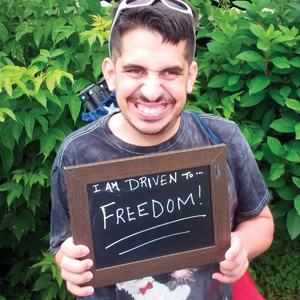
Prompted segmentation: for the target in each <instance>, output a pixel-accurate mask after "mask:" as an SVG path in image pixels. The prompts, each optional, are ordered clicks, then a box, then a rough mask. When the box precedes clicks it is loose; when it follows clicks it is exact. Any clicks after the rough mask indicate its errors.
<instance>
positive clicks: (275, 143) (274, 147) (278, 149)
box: [267, 136, 286, 157]
mask: <svg viewBox="0 0 300 300" xmlns="http://www.w3.org/2000/svg"><path fill="white" fill-rule="evenodd" d="M267 143H268V145H269V147H270V149H271V151H272V152H273V153H274V154H275V155H277V156H279V157H282V156H283V155H284V154H285V152H286V149H285V148H284V147H282V145H281V143H280V141H279V140H277V139H276V138H273V137H269V136H268V138H267Z"/></svg>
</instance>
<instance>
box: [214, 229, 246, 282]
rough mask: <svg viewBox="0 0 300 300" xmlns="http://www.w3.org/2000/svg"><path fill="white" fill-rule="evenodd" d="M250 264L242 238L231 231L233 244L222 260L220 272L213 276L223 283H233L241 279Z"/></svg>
mask: <svg viewBox="0 0 300 300" xmlns="http://www.w3.org/2000/svg"><path fill="white" fill-rule="evenodd" d="M248 266H249V261H248V254H247V251H246V250H245V248H244V246H243V244H242V242H241V240H240V239H239V238H238V237H237V236H236V235H235V234H234V232H233V233H231V246H230V248H229V249H228V250H227V252H226V253H225V260H224V261H222V262H220V272H221V273H214V274H213V278H214V279H216V280H218V281H220V282H223V283H233V282H236V281H237V280H239V279H240V278H241V277H242V276H243V275H244V273H245V272H246V271H247V268H248Z"/></svg>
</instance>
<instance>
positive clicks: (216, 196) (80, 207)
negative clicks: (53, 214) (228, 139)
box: [65, 144, 230, 287]
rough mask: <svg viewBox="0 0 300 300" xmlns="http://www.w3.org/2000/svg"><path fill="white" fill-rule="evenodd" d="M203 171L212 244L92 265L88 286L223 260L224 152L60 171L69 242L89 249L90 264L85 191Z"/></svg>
mask: <svg viewBox="0 0 300 300" xmlns="http://www.w3.org/2000/svg"><path fill="white" fill-rule="evenodd" d="M203 166H207V167H208V169H209V179H210V193H211V212H212V222H213V229H212V231H213V245H209V246H205V247H200V248H197V249H191V250H189V249H187V250H184V251H181V250H179V251H178V252H177V250H176V249H175V253H171V254H168V253H167V254H166V255H160V256H158V257H152V258H147V259H138V260H136V261H131V262H129V263H121V264H118V263H116V264H115V265H112V266H105V267H97V265H96V264H95V263H94V267H93V268H92V272H93V275H94V277H93V279H92V281H91V282H89V283H88V285H93V286H94V287H99V286H107V285H110V284H114V283H117V282H123V281H127V280H131V279H135V278H141V277H145V276H149V275H156V274H161V273H168V272H172V271H174V270H179V269H183V268H190V267H197V266H200V265H202V264H207V263H212V262H218V261H221V260H223V259H224V254H225V251H226V250H227V249H228V248H229V246H230V216H229V203H228V182H227V162H226V147H225V145H223V144H221V145H214V146H210V147H200V148H194V149H187V150H181V151H173V152H167V153H162V154H153V155H145V156H138V157H132V158H125V159H118V160H112V161H106V162H99V163H93V164H86V165H79V166H71V167H66V168H65V172H66V178H67V191H68V198H69V208H70V217H71V227H72V232H73V238H74V243H75V244H83V245H86V246H88V247H89V249H90V254H89V255H88V256H87V257H88V258H91V259H92V260H94V261H95V252H94V246H95V245H94V240H93V234H92V226H91V216H90V207H89V194H88V191H87V187H88V186H90V185H93V187H94V186H96V185H95V184H96V183H98V182H109V181H115V180H121V179H126V178H132V177H138V176H145V175H147V176H150V175H152V174H160V173H165V172H172V171H176V172H177V171H178V172H179V171H180V170H184V169H190V168H197V167H203ZM199 234H200V233H199Z"/></svg>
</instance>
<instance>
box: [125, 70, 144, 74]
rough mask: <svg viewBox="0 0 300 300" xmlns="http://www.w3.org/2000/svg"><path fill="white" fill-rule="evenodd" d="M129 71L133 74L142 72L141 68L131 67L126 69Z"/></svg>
mask: <svg viewBox="0 0 300 300" xmlns="http://www.w3.org/2000/svg"><path fill="white" fill-rule="evenodd" d="M128 72H129V73H133V74H142V73H143V72H142V70H140V69H132V70H129V71H128Z"/></svg>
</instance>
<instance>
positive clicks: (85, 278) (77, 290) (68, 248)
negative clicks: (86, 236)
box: [55, 238, 94, 297]
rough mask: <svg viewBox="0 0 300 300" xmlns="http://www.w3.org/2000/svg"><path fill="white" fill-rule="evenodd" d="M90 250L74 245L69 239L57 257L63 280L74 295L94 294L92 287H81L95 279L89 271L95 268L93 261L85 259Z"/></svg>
mask: <svg viewBox="0 0 300 300" xmlns="http://www.w3.org/2000/svg"><path fill="white" fill-rule="evenodd" d="M88 253H89V249H88V247H86V246H83V245H74V243H73V239H72V238H68V239H67V240H65V241H64V242H63V244H62V245H61V248H60V249H59V250H58V251H57V253H56V255H55V260H56V263H57V265H58V267H59V268H60V269H61V275H62V278H63V279H64V280H65V281H66V282H67V288H68V290H69V292H71V293H72V294H74V295H76V296H79V297H84V296H89V295H91V294H93V293H94V288H93V287H92V286H85V287H81V286H80V285H81V284H83V283H86V282H89V281H90V280H91V279H92V278H93V274H92V272H90V271H89V269H90V268H91V267H92V266H93V261H92V260H91V259H83V260H81V259H82V258H84V257H85V256H86V255H87V254H88Z"/></svg>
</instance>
